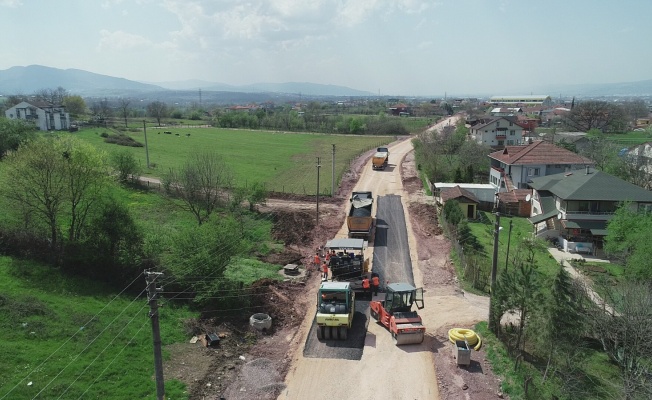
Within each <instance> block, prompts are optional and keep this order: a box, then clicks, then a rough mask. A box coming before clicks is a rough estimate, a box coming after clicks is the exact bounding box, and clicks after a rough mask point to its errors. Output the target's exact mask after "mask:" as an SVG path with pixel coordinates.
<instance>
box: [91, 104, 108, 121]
mask: <svg viewBox="0 0 652 400" xmlns="http://www.w3.org/2000/svg"><path fill="white" fill-rule="evenodd" d="M91 112H92V113H93V117H94V118H95V120H96V121H99V122H104V121H105V120H106V119H107V118H109V117H110V116H111V107H110V106H109V101H108V100H107V99H102V100H100V101H96V102H94V103H93V104H92V105H91Z"/></svg>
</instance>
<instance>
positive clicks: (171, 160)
mask: <svg viewBox="0 0 652 400" xmlns="http://www.w3.org/2000/svg"><path fill="white" fill-rule="evenodd" d="M165 131H169V132H172V134H166V133H164V132H165ZM103 132H106V133H108V134H116V133H117V132H115V131H113V130H111V129H106V128H88V129H82V130H80V131H79V132H76V133H74V135H76V136H78V137H80V138H82V139H84V140H87V141H89V142H90V143H92V144H94V145H95V146H97V147H98V148H100V149H102V150H104V151H106V152H108V153H112V152H116V151H120V150H125V149H126V150H127V151H130V152H132V153H133V154H134V156H135V157H136V159H137V160H138V162H139V163H140V165H141V166H142V169H143V175H144V176H151V177H161V176H163V175H164V174H165V173H167V171H169V169H170V168H179V167H181V166H182V165H183V164H184V163H185V162H186V161H187V160H188V159H189V157H191V156H192V154H194V153H197V152H200V151H212V152H215V153H217V154H218V155H220V156H221V157H222V159H223V160H224V161H225V163H226V164H227V165H228V166H229V168H230V169H231V171H232V172H233V174H234V178H235V182H234V185H235V186H246V185H250V184H251V183H253V182H260V183H264V184H265V187H266V189H267V190H269V191H276V192H285V193H296V194H315V193H316V190H317V157H320V164H321V168H320V193H321V194H325V195H330V194H331V182H332V179H331V176H332V154H333V151H332V149H333V147H332V145H333V144H334V145H335V179H336V181H337V182H339V180H340V179H341V177H342V175H343V174H344V172H345V171H346V170H347V168H348V167H349V165H350V163H351V161H352V160H353V159H354V158H356V157H357V156H359V155H360V154H362V153H364V152H366V151H368V150H370V149H374V148H376V147H378V146H381V145H385V144H388V143H391V142H392V141H394V139H395V138H394V137H393V136H354V135H325V134H311V133H284V132H268V131H248V130H235V129H221V128H189V127H173V128H172V127H170V128H154V127H148V128H147V133H146V134H147V148H148V152H149V163H150V168H149V169H148V168H147V157H146V151H145V147H126V146H118V145H116V144H110V143H105V142H104V138H102V137H101V136H100V135H101V134H102V133H103ZM125 134H126V135H129V136H130V137H132V138H134V139H135V140H137V141H138V142H140V143H142V144H145V135H144V133H143V132H142V129H141V130H140V131H138V132H128V133H125ZM336 186H337V185H336Z"/></svg>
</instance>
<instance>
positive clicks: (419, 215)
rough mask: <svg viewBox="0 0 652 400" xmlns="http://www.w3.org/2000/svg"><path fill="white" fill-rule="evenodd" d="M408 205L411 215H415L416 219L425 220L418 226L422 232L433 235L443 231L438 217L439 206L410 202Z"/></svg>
mask: <svg viewBox="0 0 652 400" xmlns="http://www.w3.org/2000/svg"><path fill="white" fill-rule="evenodd" d="M408 207H409V211H410V215H411V216H414V219H415V220H417V221H423V222H424V223H420V224H418V225H417V226H416V227H417V228H418V229H419V230H420V232H419V233H420V234H422V235H425V236H433V235H441V234H442V233H443V231H442V229H441V227H440V226H439V223H438V219H437V218H438V215H437V207H435V205H434V204H423V203H410V204H409V206H408Z"/></svg>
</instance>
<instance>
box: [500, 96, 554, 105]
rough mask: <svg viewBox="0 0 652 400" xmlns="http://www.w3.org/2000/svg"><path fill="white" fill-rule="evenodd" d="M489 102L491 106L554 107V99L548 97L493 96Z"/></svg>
mask: <svg viewBox="0 0 652 400" xmlns="http://www.w3.org/2000/svg"><path fill="white" fill-rule="evenodd" d="M489 102H490V103H491V104H505V105H512V104H515V105H531V104H541V105H544V106H551V105H552V98H551V97H550V96H548V95H536V94H535V95H518V96H493V97H492V98H491V99H490V100H489Z"/></svg>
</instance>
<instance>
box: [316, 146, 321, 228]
mask: <svg viewBox="0 0 652 400" xmlns="http://www.w3.org/2000/svg"><path fill="white" fill-rule="evenodd" d="M320 168H321V164H319V157H317V225H319V169H320Z"/></svg>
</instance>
